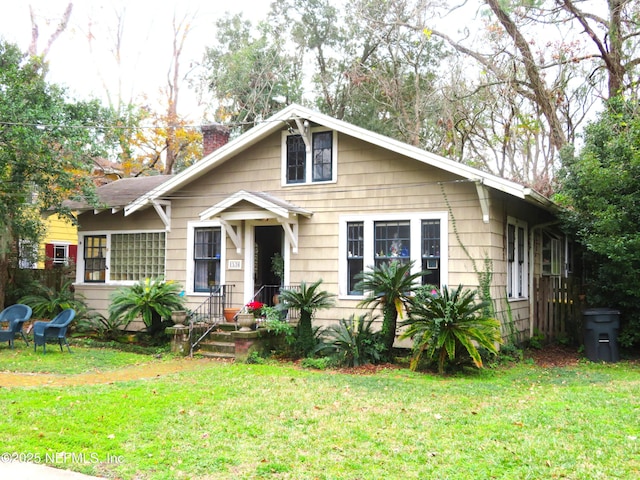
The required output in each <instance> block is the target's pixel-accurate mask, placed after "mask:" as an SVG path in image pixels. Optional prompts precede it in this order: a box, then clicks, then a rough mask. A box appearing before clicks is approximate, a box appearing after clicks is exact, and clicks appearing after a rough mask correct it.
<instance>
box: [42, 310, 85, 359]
mask: <svg viewBox="0 0 640 480" xmlns="http://www.w3.org/2000/svg"><path fill="white" fill-rule="evenodd" d="M75 316H76V311H75V310H73V309H72V308H67V309H66V310H64V311H62V312H61V313H59V314H58V315H56V317H55V318H54V319H53V320H51V321H50V322H35V323H34V324H33V350H34V351H36V348H37V347H38V345H42V352H43V353H47V339H50V338H55V339H58V344H59V345H60V351H61V352H62V351H64V350H63V349H62V342H64V344H65V345H66V346H67V350H69V353H71V349H70V348H69V342H68V341H67V328H68V327H69V324H70V323H71V320H73V317H75Z"/></svg>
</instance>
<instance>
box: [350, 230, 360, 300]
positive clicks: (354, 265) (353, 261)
mask: <svg viewBox="0 0 640 480" xmlns="http://www.w3.org/2000/svg"><path fill="white" fill-rule="evenodd" d="M363 270H364V222H347V292H348V294H349V295H362V293H363V292H362V290H356V285H357V284H358V281H359V279H358V275H360V274H361V273H362V272H363Z"/></svg>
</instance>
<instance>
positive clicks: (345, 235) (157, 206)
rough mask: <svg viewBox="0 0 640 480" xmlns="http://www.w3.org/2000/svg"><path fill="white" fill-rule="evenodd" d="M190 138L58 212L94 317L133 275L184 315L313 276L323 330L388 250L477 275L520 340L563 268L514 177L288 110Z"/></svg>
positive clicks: (551, 217)
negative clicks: (72, 217) (71, 213)
mask: <svg viewBox="0 0 640 480" xmlns="http://www.w3.org/2000/svg"><path fill="white" fill-rule="evenodd" d="M203 135H204V141H205V156H204V158H203V159H202V160H201V161H199V162H198V163H196V164H194V165H193V166H191V167H190V168H188V169H186V170H184V171H183V172H181V173H180V174H177V175H172V176H156V177H146V178H137V179H124V180H120V181H117V182H114V183H112V184H109V185H106V186H104V187H101V188H100V189H99V190H98V194H99V196H100V198H101V199H102V201H103V202H104V204H105V206H104V207H103V208H98V209H96V208H93V207H89V206H88V205H83V204H79V203H78V204H74V205H72V208H73V209H74V210H77V211H78V212H79V215H78V220H79V232H78V245H79V249H78V259H77V277H76V291H77V292H79V293H81V294H83V295H84V296H85V298H86V299H87V301H88V303H89V305H90V307H92V308H94V309H96V310H98V311H100V312H102V313H106V310H107V308H108V304H109V296H110V294H111V293H112V292H113V291H114V289H116V288H117V287H120V286H122V285H127V284H132V283H134V282H136V281H139V280H142V279H144V278H148V277H157V276H163V277H165V278H166V279H168V280H174V281H177V282H180V283H181V284H182V285H183V287H184V292H185V296H186V299H187V302H188V306H189V308H191V309H196V308H198V306H199V305H201V304H202V303H203V302H204V301H205V300H207V299H208V297H209V295H210V294H213V295H214V296H215V295H220V294H221V292H223V291H227V292H230V291H231V289H229V290H224V289H222V288H220V287H221V286H230V285H232V286H233V295H232V297H231V298H227V299H226V300H225V302H226V303H227V304H229V303H231V304H233V306H236V307H241V306H242V305H244V304H246V303H247V302H249V301H251V300H252V299H254V298H256V295H262V294H263V291H264V289H265V288H266V287H267V286H269V285H273V284H276V285H284V286H295V285H298V284H300V283H301V282H302V281H305V282H307V283H312V282H314V281H316V280H318V279H322V280H323V283H322V287H321V288H322V289H324V290H327V291H329V292H331V293H334V294H336V305H335V307H334V308H332V309H329V310H322V311H319V312H318V314H317V318H316V319H315V321H317V322H318V323H319V324H327V323H328V322H331V321H335V320H338V319H341V318H347V317H348V316H350V315H351V314H352V313H357V312H358V311H359V310H358V307H357V304H358V302H359V301H360V300H361V299H362V298H363V292H362V291H359V290H358V289H357V288H356V275H357V274H358V273H360V272H362V271H363V270H364V269H368V268H370V267H371V266H373V265H376V264H379V263H380V262H386V261H389V260H390V259H394V260H399V261H406V262H408V261H412V262H414V269H415V270H416V271H426V272H428V273H427V274H425V275H424V276H423V277H422V281H423V283H425V284H436V285H440V286H442V285H449V286H451V287H457V286H458V285H459V284H463V285H464V286H466V287H469V288H478V286H479V285H480V276H481V275H482V274H483V273H486V272H490V273H491V294H492V297H493V299H494V301H496V302H497V306H498V309H499V310H500V311H502V312H503V313H504V312H506V311H507V310H508V311H509V315H508V317H509V318H510V319H512V320H513V325H515V328H517V330H519V331H521V332H523V333H524V334H525V336H528V335H529V334H530V333H531V332H532V330H533V293H534V292H533V285H534V279H536V278H539V277H542V276H545V275H547V276H558V277H560V276H563V275H566V273H567V268H566V266H567V265H568V263H569V262H568V260H567V256H566V248H565V246H564V243H563V242H564V239H563V237H562V236H561V235H560V234H559V232H558V231H556V230H554V225H555V224H556V217H555V211H556V207H555V205H554V204H553V203H552V202H551V201H549V200H548V199H547V198H545V197H543V196H542V195H540V194H538V193H536V192H535V191H533V190H531V189H530V188H527V187H524V186H522V185H519V184H517V183H514V182H511V181H508V180H505V179H503V178H499V177H496V176H494V175H490V174H487V173H484V172H482V171H479V170H477V169H474V168H472V167H469V166H466V165H463V164H460V163H458V162H455V161H452V160H449V159H447V158H443V157H441V156H438V155H434V154H432V153H429V152H426V151H424V150H421V149H420V148H416V147H413V146H410V145H407V144H405V143H402V142H399V141H397V140H393V139H391V138H388V137H385V136H382V135H379V134H377V133H373V132H370V131H367V130H365V129H363V128H360V127H357V126H354V125H351V124H349V123H346V122H344V121H340V120H336V119H334V118H332V117H330V116H327V115H323V114H320V113H317V112H315V111H313V110H310V109H308V108H304V107H301V106H298V105H291V106H288V107H286V108H285V109H283V110H282V111H280V112H279V113H277V114H275V115H273V116H272V117H271V118H269V119H267V120H265V121H264V122H262V123H260V124H258V125H257V126H256V127H254V128H252V129H251V130H249V131H247V132H246V133H244V134H243V135H241V136H239V137H237V138H235V139H233V140H231V141H229V142H228V143H224V141H226V137H225V132H224V130H223V129H222V128H221V127H220V126H211V127H209V128H206V129H203ZM226 135H228V134H226ZM221 137H222V141H220V139H221ZM216 141H218V143H221V144H222V146H220V147H219V148H217V149H216V150H214V151H212V152H210V153H208V152H206V145H207V142H213V143H216ZM276 254H280V255H281V257H282V259H283V260H284V269H283V271H282V272H281V273H280V275H281V277H282V278H278V276H276V275H274V273H273V271H272V269H271V262H272V259H273V257H274V256H275V255H276ZM264 298H265V297H260V300H261V301H262V300H263V299H264ZM269 298H270V297H267V301H268V302H269V301H270V299H269ZM507 305H508V306H507ZM499 315H500V312H499ZM505 318H507V315H503V316H502V320H503V321H504V319H505Z"/></svg>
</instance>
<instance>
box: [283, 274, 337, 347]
mask: <svg viewBox="0 0 640 480" xmlns="http://www.w3.org/2000/svg"><path fill="white" fill-rule="evenodd" d="M321 283H322V279H320V280H318V281H317V282H315V283H312V284H311V285H307V284H306V283H305V282H302V283H300V288H299V289H285V290H283V291H282V292H281V293H280V303H279V304H278V307H277V308H278V310H281V311H284V310H289V309H293V310H298V311H299V312H300V320H299V321H298V325H297V326H296V329H295V342H294V344H293V346H292V347H293V352H294V354H295V355H296V356H299V357H306V356H309V355H310V354H312V353H313V351H314V350H315V349H316V346H317V344H318V336H317V334H318V329H314V328H313V326H312V319H313V316H314V315H315V313H316V311H317V310H319V309H325V308H331V307H332V306H333V304H334V302H333V297H334V296H335V295H333V294H331V293H329V292H327V291H326V290H319V287H320V284H321Z"/></svg>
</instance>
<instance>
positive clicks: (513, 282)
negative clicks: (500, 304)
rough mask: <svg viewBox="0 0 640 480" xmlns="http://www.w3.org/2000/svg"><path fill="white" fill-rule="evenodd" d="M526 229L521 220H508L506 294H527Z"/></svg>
mask: <svg viewBox="0 0 640 480" xmlns="http://www.w3.org/2000/svg"><path fill="white" fill-rule="evenodd" d="M527 271H528V260H527V229H526V226H525V225H524V224H522V222H517V221H515V220H509V221H508V224H507V296H508V297H509V298H524V297H526V296H527V293H528V292H527Z"/></svg>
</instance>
